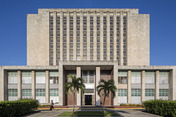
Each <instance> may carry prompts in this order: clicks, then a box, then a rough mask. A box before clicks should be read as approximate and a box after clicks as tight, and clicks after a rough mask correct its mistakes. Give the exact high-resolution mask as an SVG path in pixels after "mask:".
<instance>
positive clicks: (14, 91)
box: [8, 89, 18, 97]
mask: <svg viewBox="0 0 176 117" xmlns="http://www.w3.org/2000/svg"><path fill="white" fill-rule="evenodd" d="M8 96H12V97H16V96H18V90H17V89H8Z"/></svg>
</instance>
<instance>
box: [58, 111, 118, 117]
mask: <svg viewBox="0 0 176 117" xmlns="http://www.w3.org/2000/svg"><path fill="white" fill-rule="evenodd" d="M59 116H117V114H115V113H113V112H110V111H105V113H103V112H102V111H77V112H75V113H72V112H63V113H61V114H60V115H59Z"/></svg>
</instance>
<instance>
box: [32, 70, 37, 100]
mask: <svg viewBox="0 0 176 117" xmlns="http://www.w3.org/2000/svg"><path fill="white" fill-rule="evenodd" d="M35 90H36V75H35V71H34V70H33V71H32V99H36V96H35V94H36V92H35Z"/></svg>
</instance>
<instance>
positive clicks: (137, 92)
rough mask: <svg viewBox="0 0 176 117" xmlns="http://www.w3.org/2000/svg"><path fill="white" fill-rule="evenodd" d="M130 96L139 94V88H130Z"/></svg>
mask: <svg viewBox="0 0 176 117" xmlns="http://www.w3.org/2000/svg"><path fill="white" fill-rule="evenodd" d="M131 96H141V89H131Z"/></svg>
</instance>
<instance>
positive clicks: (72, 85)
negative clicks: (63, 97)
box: [65, 74, 85, 113]
mask: <svg viewBox="0 0 176 117" xmlns="http://www.w3.org/2000/svg"><path fill="white" fill-rule="evenodd" d="M69 78H70V79H71V81H70V82H69V81H68V79H69ZM79 89H81V92H82V93H84V89H85V85H84V83H83V78H81V77H80V78H76V76H74V75H71V74H70V75H69V76H68V77H67V83H65V90H66V93H67V94H68V95H69V93H70V92H71V93H73V113H74V112H75V95H76V93H78V92H79Z"/></svg>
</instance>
